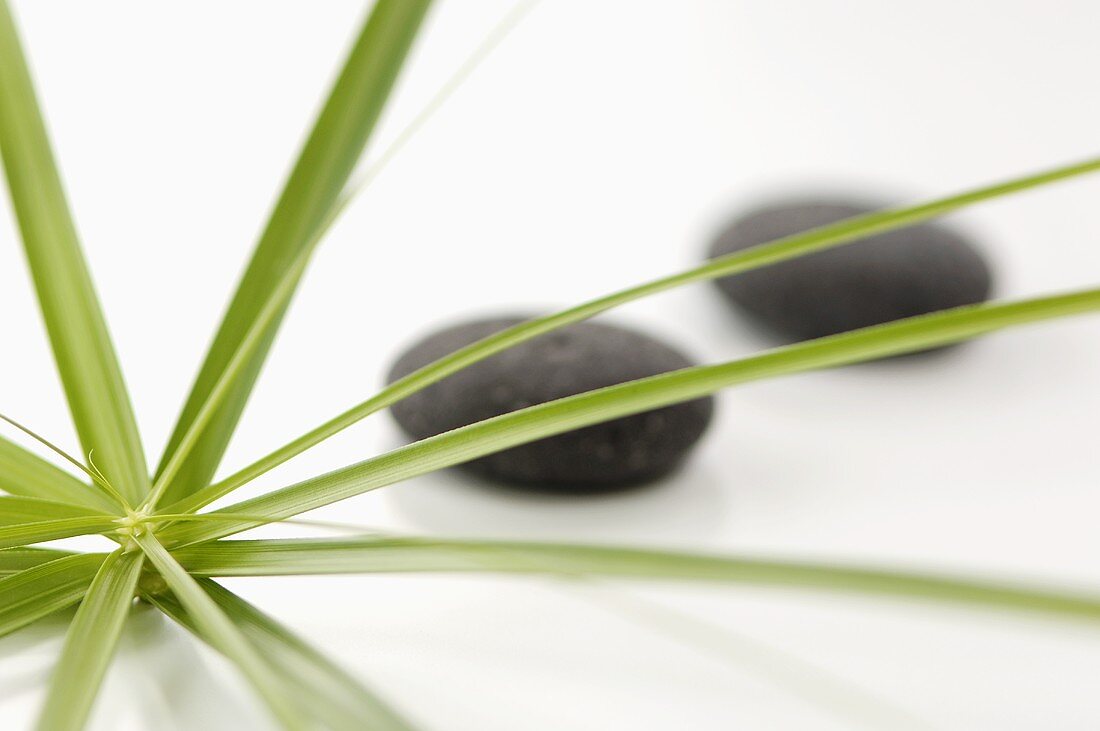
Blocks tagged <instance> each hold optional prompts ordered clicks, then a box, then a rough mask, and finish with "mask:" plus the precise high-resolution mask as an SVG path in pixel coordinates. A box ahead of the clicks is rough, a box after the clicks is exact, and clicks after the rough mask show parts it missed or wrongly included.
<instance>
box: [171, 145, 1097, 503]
mask: <svg viewBox="0 0 1100 731" xmlns="http://www.w3.org/2000/svg"><path fill="white" fill-rule="evenodd" d="M1097 170H1100V160H1097V159H1094V160H1086V161H1084V162H1081V163H1076V164H1073V165H1068V166H1065V167H1059V168H1054V169H1051V170H1046V171H1043V172H1041V173H1037V174H1034V175H1029V176H1025V177H1022V178H1017V179H1014V180H1010V181H1007V182H1004V183H997V184H995V185H991V186H986V187H982V188H977V189H974V190H971V191H967V192H965V193H961V194H958V195H953V196H949V197H947V198H941V199H938V200H933V201H929V202H926V203H921V204H918V205H914V206H908V207H903V208H897V209H893V210H887V211H879V212H876V213H871V214H867V215H864V216H857V217H854V218H850V219H848V220H845V221H840V222H838V223H835V224H831V225H828V226H822V227H820V228H816V229H813V230H811V231H806V232H803V233H799V234H795V235H793V236H787V237H785V238H781V239H777V240H775V241H771V242H767V243H764V244H760V245H758V246H754V247H752V248H750V249H746V250H744V251H740V252H735V253H733V254H728V255H726V256H724V257H720V258H718V259H715V260H713V261H710V262H708V263H706V264H703V265H701V266H699V267H696V268H694V269H690V270H688V271H686V272H681V273H679V274H674V275H672V276H669V277H663V278H661V279H657V280H654V281H651V282H647V283H645V284H641V285H638V286H635V287H631V288H629V289H625V290H622V291H620V292H616V293H614V294H611V295H607V296H605V297H600V298H598V299H595V300H591V301H589V302H585V303H583V304H581V305H578V306H576V307H572V308H570V309H568V310H563V311H561V312H557V313H555V314H552V315H547V316H546V317H540V318H536V319H533V320H529V321H527V322H524V323H520V324H519V325H516V326H514V327H511V328H508V329H506V330H502V331H501V332H499V333H496V334H494V335H491V336H489V337H487V338H484V339H482V340H480V341H478V342H476V343H473V344H471V345H468V346H466V347H464V348H460V349H459V350H457V351H455V352H454V353H452V354H450V355H448V356H446V357H444V358H441V359H439V360H437V361H435V362H434V363H431V364H429V365H427V366H424V367H423V368H421V369H419V370H417V371H415V372H413V373H410V374H409V375H407V376H405V377H404V378H401V379H398V380H397V381H394V382H393V383H392V384H390V385H389V386H387V387H386V388H384V389H382V390H381V391H379V392H378V393H377V394H375V395H374V396H372V397H371V398H369V399H367V400H366V401H364V402H362V403H360V404H358V405H357V406H354V407H352V408H351V409H349V410H347V411H345V412H344V413H342V414H340V415H338V416H336V417H335V418H333V419H331V420H329V421H327V422H325V423H324V424H321V425H320V426H318V427H317V428H315V429H313V430H312V431H310V432H308V433H306V434H304V435H303V436H301V437H299V438H298V439H295V440H294V441H292V442H290V443H288V444H286V445H284V446H282V447H280V448H279V449H277V450H275V451H274V452H272V453H271V454H268V455H266V456H264V457H262V458H260V459H259V460H257V461H256V462H254V463H252V464H250V465H248V466H246V467H244V468H243V469H241V470H239V471H238V472H236V473H234V474H232V475H230V476H229V477H227V478H226V479H224V480H222V481H221V482H219V483H217V484H215V485H211V486H209V487H207V488H204V489H202V490H200V491H198V492H196V493H195V494H193V495H192V496H191V497H189V498H187V499H185V500H181V501H179V502H177V503H176V504H174V505H172V506H171V507H170V512H177V513H184V512H193V511H195V510H198V509H199V508H201V507H203V506H205V505H209V504H210V503H212V502H214V501H215V500H217V499H218V498H221V497H224V496H225V495H227V494H229V493H230V492H232V491H233V490H235V489H236V488H238V487H240V486H241V485H244V484H246V483H247V482H249V481H251V480H253V479H255V478H257V477H259V476H260V475H262V474H264V473H265V472H267V471H268V470H271V469H274V468H275V467H278V466H279V465H280V464H283V463H284V462H286V461H287V460H289V459H292V458H293V457H295V456H297V455H299V454H301V453H302V452H304V451H306V450H307V449H309V448H311V447H313V446H315V445H317V444H319V443H321V442H322V441H324V440H325V439H328V438H329V437H331V436H333V435H334V434H337V433H339V432H340V431H342V430H344V429H346V428H348V427H349V426H352V425H353V424H355V423H357V422H358V421H360V420H361V419H364V418H366V417H367V416H369V415H371V414H373V413H375V412H377V411H380V410H381V409H384V408H386V407H387V406H390V405H392V404H394V403H396V402H398V401H400V400H401V399H403V398H405V397H407V396H409V395H411V394H413V393H416V392H417V391H419V390H421V389H423V388H426V387H427V386H430V385H431V384H433V383H436V382H437V381H439V380H441V379H443V378H445V377H447V376H449V375H450V374H452V373H455V372H456V371H459V370H461V369H463V368H465V367H467V366H469V365H472V364H474V363H476V362H478V361H480V360H483V359H484V358H487V357H489V356H491V355H493V354H494V353H498V352H500V351H502V350H505V349H507V348H510V347H512V346H515V345H518V344H519V343H522V342H524V341H525V340H529V339H531V338H533V337H536V336H538V335H541V334H543V333H546V332H549V331H551V330H555V329H557V328H559V327H563V326H565V325H569V324H571V323H574V322H578V321H581V320H585V319H588V318H590V317H593V316H595V315H598V314H600V313H601V312H606V311H607V310H610V309H612V308H614V307H618V306H619V305H623V304H626V303H628V302H632V301H634V300H636V299H641V298H643V297H647V296H649V295H653V294H658V293H660V292H664V291H666V290H669V289H672V288H675V287H679V286H682V285H685V284H691V283H694V282H699V281H703V280H707V279H715V278H718V277H724V276H729V275H731V274H738V273H741V272H745V271H748V270H751V269H756V268H759V267H763V266H767V265H770V264H774V263H777V262H780V261H784V260H786V259H791V258H794V257H797V256H802V255H805V254H808V253H811V252H814V251H820V250H824V249H828V248H832V247H835V246H840V245H843V244H848V243H852V242H853V241H856V240H859V239H863V238H866V237H867V236H870V235H873V234H876V233H882V232H884V231H889V230H893V229H897V228H902V227H904V226H908V225H912V224H914V223H918V222H920V221H925V220H928V219H930V218H935V217H937V216H942V215H944V214H947V213H950V212H952V211H955V210H958V209H960V208H963V207H966V206H970V205H974V204H976V203H980V202H982V201H986V200H990V199H993V198H997V197H1000V196H1003V195H1008V194H1011V193H1017V192H1021V191H1024V190H1029V189H1031V188H1035V187H1038V186H1042V185H1047V184H1050V183H1053V182H1057V181H1059V180H1065V179H1068V178H1072V177H1075V176H1079V175H1084V174H1087V173H1092V172H1096V171H1097Z"/></svg>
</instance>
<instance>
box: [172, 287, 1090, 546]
mask: <svg viewBox="0 0 1100 731" xmlns="http://www.w3.org/2000/svg"><path fill="white" fill-rule="evenodd" d="M1097 310H1100V288H1098V289H1090V290H1082V291H1079V292H1071V293H1069V294H1062V295H1052V296H1048V297H1037V298H1033V299H1027V300H1018V301H1015V302H1006V303H990V304H983V305H974V306H969V307H960V308H956V309H953V310H945V311H942V312H936V313H932V314H929V315H922V316H919V317H911V318H907V319H904V320H898V321H895V322H892V323H887V324H884V325H877V326H874V327H868V328H863V329H860V330H853V331H851V332H847V333H842V334H840V335H833V336H830V337H827V338H819V339H817V340H810V341H806V342H802V343H797V344H795V345H789V346H786V347H783V348H776V349H774V350H770V351H766V352H764V353H761V354H759V355H754V356H750V357H747V358H742V359H739V360H735V361H730V362H727V363H720V364H717V365H709V366H697V367H694V368H685V369H683V370H679V371H674V372H671V373H665V374H662V375H658V376H653V377H650V378H644V379H640V380H636V381H630V382H627V383H623V384H619V385H617V386H610V387H607V388H602V389H598V390H595V391H589V392H587V393H582V394H578V395H576V396H571V397H568V398H563V399H558V400H556V401H549V402H547V403H543V404H539V405H536V406H532V407H528V408H525V409H521V410H518V411H513V412H511V413H508V414H504V415H502V416H498V417H495V418H492V419H487V420H485V421H481V422H477V423H475V424H470V425H469V426H465V427H461V428H459V429H454V430H452V431H449V432H446V433H444V434H439V435H437V436H434V437H431V438H429V439H423V440H420V441H418V442H414V443H412V444H409V445H406V446H404V447H401V448H398V449H395V450H393V451H390V452H387V453H386V454H383V455H380V456H378V457H374V458H371V459H368V460H365V461H363V462H359V463H358V464H355V465H351V466H349V467H345V468H343V469H339V470H335V471H333V472H329V473H328V474H325V475H321V476H320V477H316V478H313V479H310V480H305V481H303V482H299V483H297V484H296V485H291V486H290V487H285V488H283V489H281V490H276V491H274V492H272V493H269V494H267V495H262V496H260V497H257V498H253V499H251V500H245V501H243V502H240V503H236V504H234V505H230V506H228V507H226V508H224V509H222V510H217V511H214V512H213V513H210V514H211V515H219V514H226V513H230V514H231V513H242V514H246V515H265V516H269V517H270V519H271V520H278V519H281V518H290V517H293V516H295V515H298V514H301V513H304V512H307V511H309V510H313V509H316V508H319V507H323V506H325V505H330V504H332V503H335V502H339V501H340V500H344V499H347V498H349V497H354V496H355V495H359V494H362V493H364V492H367V491H369V490H374V489H377V488H380V487H385V486H387V485H391V484H394V483H395V482H399V481H401V480H406V479H409V478H412V477H416V476H418V475H422V474H425V473H428V472H432V471H434V470H438V469H442V468H444V467H449V466H452V465H456V464H460V463H462V462H466V461H469V460H471V459H476V458H478V457H481V456H484V455H486V454H490V453H493V452H498V451H501V450H503V449H507V448H509V447H514V446H517V445H519V444H525V443H527V442H531V441H535V440H536V439H542V438H544V437H548V436H553V435H555V434H560V433H562V432H566V431H569V430H572V429H579V428H582V427H585V426H589V425H591V424H596V423H600V422H603V421H609V420H611V419H617V418H619V417H621V416H627V415H629V414H634V413H640V412H643V411H648V410H650V409H655V408H660V407H663V406H668V405H671V404H674V403H679V402H681V401H690V400H692V399H696V398H699V397H701V396H705V395H707V394H710V393H713V392H715V391H718V390H720V389H722V388H727V387H730V386H734V385H738V384H743V383H749V382H752V381H757V380H762V379H765V378H774V377H779V376H785V375H791V374H795V373H801V372H805V371H809V370H815V369H821V368H829V367H833V366H838V365H845V364H848V363H856V362H860V361H862V360H869V359H874V358H880V357H884V356H888V355H896V354H900V353H906V352H911V351H915V350H922V349H925V348H929V347H934V346H937V345H945V344H948V343H953V342H958V341H961V340H965V339H968V338H972V337H975V336H977V335H981V334H984V333H988V332H993V331H995V330H999V329H1003V328H1007V327H1012V326H1016V325H1022V324H1026V323H1031V322H1038V321H1041V320H1045V319H1051V318H1056V317H1065V316H1070V315H1078V314H1084V313H1091V312H1095V311H1097ZM259 524H260V523H257V522H255V521H244V520H242V521H240V522H239V523H235V524H234V523H233V522H228V521H227V522H222V523H214V522H211V523H209V524H199V523H194V524H190V525H176V526H172V527H170V528H168V529H166V530H165V531H164V532H163V534H162V536H163V538H164V540H165V541H167V542H169V543H170V544H172V545H175V546H179V545H183V544H187V543H196V542H201V541H208V540H214V539H217V538H222V537H225V536H228V535H233V534H234V533H238V532H240V531H242V530H247V529H249V528H252V527H256V526H257V525H259Z"/></svg>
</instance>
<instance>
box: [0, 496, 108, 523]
mask: <svg viewBox="0 0 1100 731" xmlns="http://www.w3.org/2000/svg"><path fill="white" fill-rule="evenodd" d="M90 517H99V518H106V519H111V520H113V519H114V518H115V517H116V516H113V515H111V514H109V513H103V512H101V511H99V510H92V509H91V508H85V507H82V506H80V505H70V504H69V503H59V502H57V501H56V500H43V499H41V498H33V497H19V496H14V495H0V526H10V525H18V524H21V523H30V522H34V521H43V520H59V519H62V518H90Z"/></svg>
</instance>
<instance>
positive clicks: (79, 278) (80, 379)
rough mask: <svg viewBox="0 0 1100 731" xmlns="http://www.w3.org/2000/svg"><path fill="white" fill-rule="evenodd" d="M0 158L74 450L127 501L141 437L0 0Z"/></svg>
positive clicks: (137, 473)
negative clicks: (76, 441) (90, 459)
mask: <svg viewBox="0 0 1100 731" xmlns="http://www.w3.org/2000/svg"><path fill="white" fill-rule="evenodd" d="M0 152H2V154H3V158H4V169H5V171H6V172H7V179H8V189H9V191H10V193H11V200H12V203H13V204H14V207H15V213H16V218H17V219H18V221H19V228H20V230H21V232H22V234H23V246H24V249H25V250H26V253H27V260H28V262H29V263H30V268H31V274H32V275H33V277H34V283H35V288H36V290H37V292H38V301H39V304H40V305H41V307H42V315H43V318H44V319H45V321H46V329H47V331H48V332H49V336H50V343H51V344H52V345H53V353H54V359H55V361H56V363H57V369H58V372H59V374H60V376H61V382H62V384H63V385H64V386H65V394H66V396H67V397H68V400H69V409H70V411H71V412H72V415H73V421H74V423H75V424H76V430H77V433H78V434H79V435H80V442H81V444H82V446H83V448H84V452H85V453H87V452H90V451H92V450H94V451H95V454H96V459H97V460H98V461H99V465H100V467H101V468H102V469H103V471H104V472H105V473H106V474H107V475H108V477H109V479H110V480H111V482H112V484H114V485H115V486H116V487H117V488H118V489H119V491H121V492H122V494H123V495H125V496H126V497H127V498H128V499H129V500H130V501H131V502H133V503H136V502H137V501H138V500H139V499H140V498H141V497H142V496H144V495H145V493H146V491H147V490H148V488H149V475H148V473H147V472H146V467H145V457H144V454H143V452H142V449H141V439H140V438H139V436H138V431H137V425H136V423H135V421H134V415H133V411H132V409H131V407H130V397H129V395H128V394H127V392H126V386H125V384H124V383H123V380H122V371H121V369H120V368H119V364H118V360H117V358H116V357H115V351H114V346H113V345H112V344H111V338H110V335H109V334H108V332H107V324H106V322H105V321H104V319H103V313H102V312H101V311H100V307H99V300H98V299H97V297H96V293H95V288H94V287H93V285H92V280H91V277H90V275H89V273H88V268H87V265H86V264H85V262H84V255H83V253H82V252H81V249H80V242H79V241H78V239H77V234H76V227H75V226H74V224H73V220H72V215H71V214H70V212H69V206H68V203H67V202H66V200H65V193H64V190H63V188H62V185H61V178H60V176H59V175H58V172H57V166H56V164H55V162H54V157H53V151H52V150H51V148H50V142H49V139H48V137H47V134H46V128H45V124H44V123H43V120H42V114H41V112H40V111H39V107H38V99H37V98H36V96H35V92H34V87H33V84H32V82H31V78H30V73H29V71H28V69H27V65H26V62H25V60H24V58H23V52H22V46H21V45H20V42H19V38H18V35H17V33H16V29H15V23H14V21H13V19H12V16H11V12H10V10H9V9H8V5H7V2H6V0H0Z"/></svg>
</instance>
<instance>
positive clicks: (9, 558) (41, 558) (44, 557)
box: [0, 548, 72, 578]
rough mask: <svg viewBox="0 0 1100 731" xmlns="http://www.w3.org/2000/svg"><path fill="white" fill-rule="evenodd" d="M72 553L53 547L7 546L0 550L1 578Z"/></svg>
mask: <svg viewBox="0 0 1100 731" xmlns="http://www.w3.org/2000/svg"><path fill="white" fill-rule="evenodd" d="M71 555H72V553H70V552H69V551H57V550H54V549H52V548H5V549H3V550H0V578H4V577H7V576H11V575H12V574H18V573H19V572H20V571H26V570H27V569H33V568H34V567H35V566H41V565H42V564H44V563H49V562H50V561H56V560H57V559H59V558H65V557H66V556H71Z"/></svg>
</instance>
